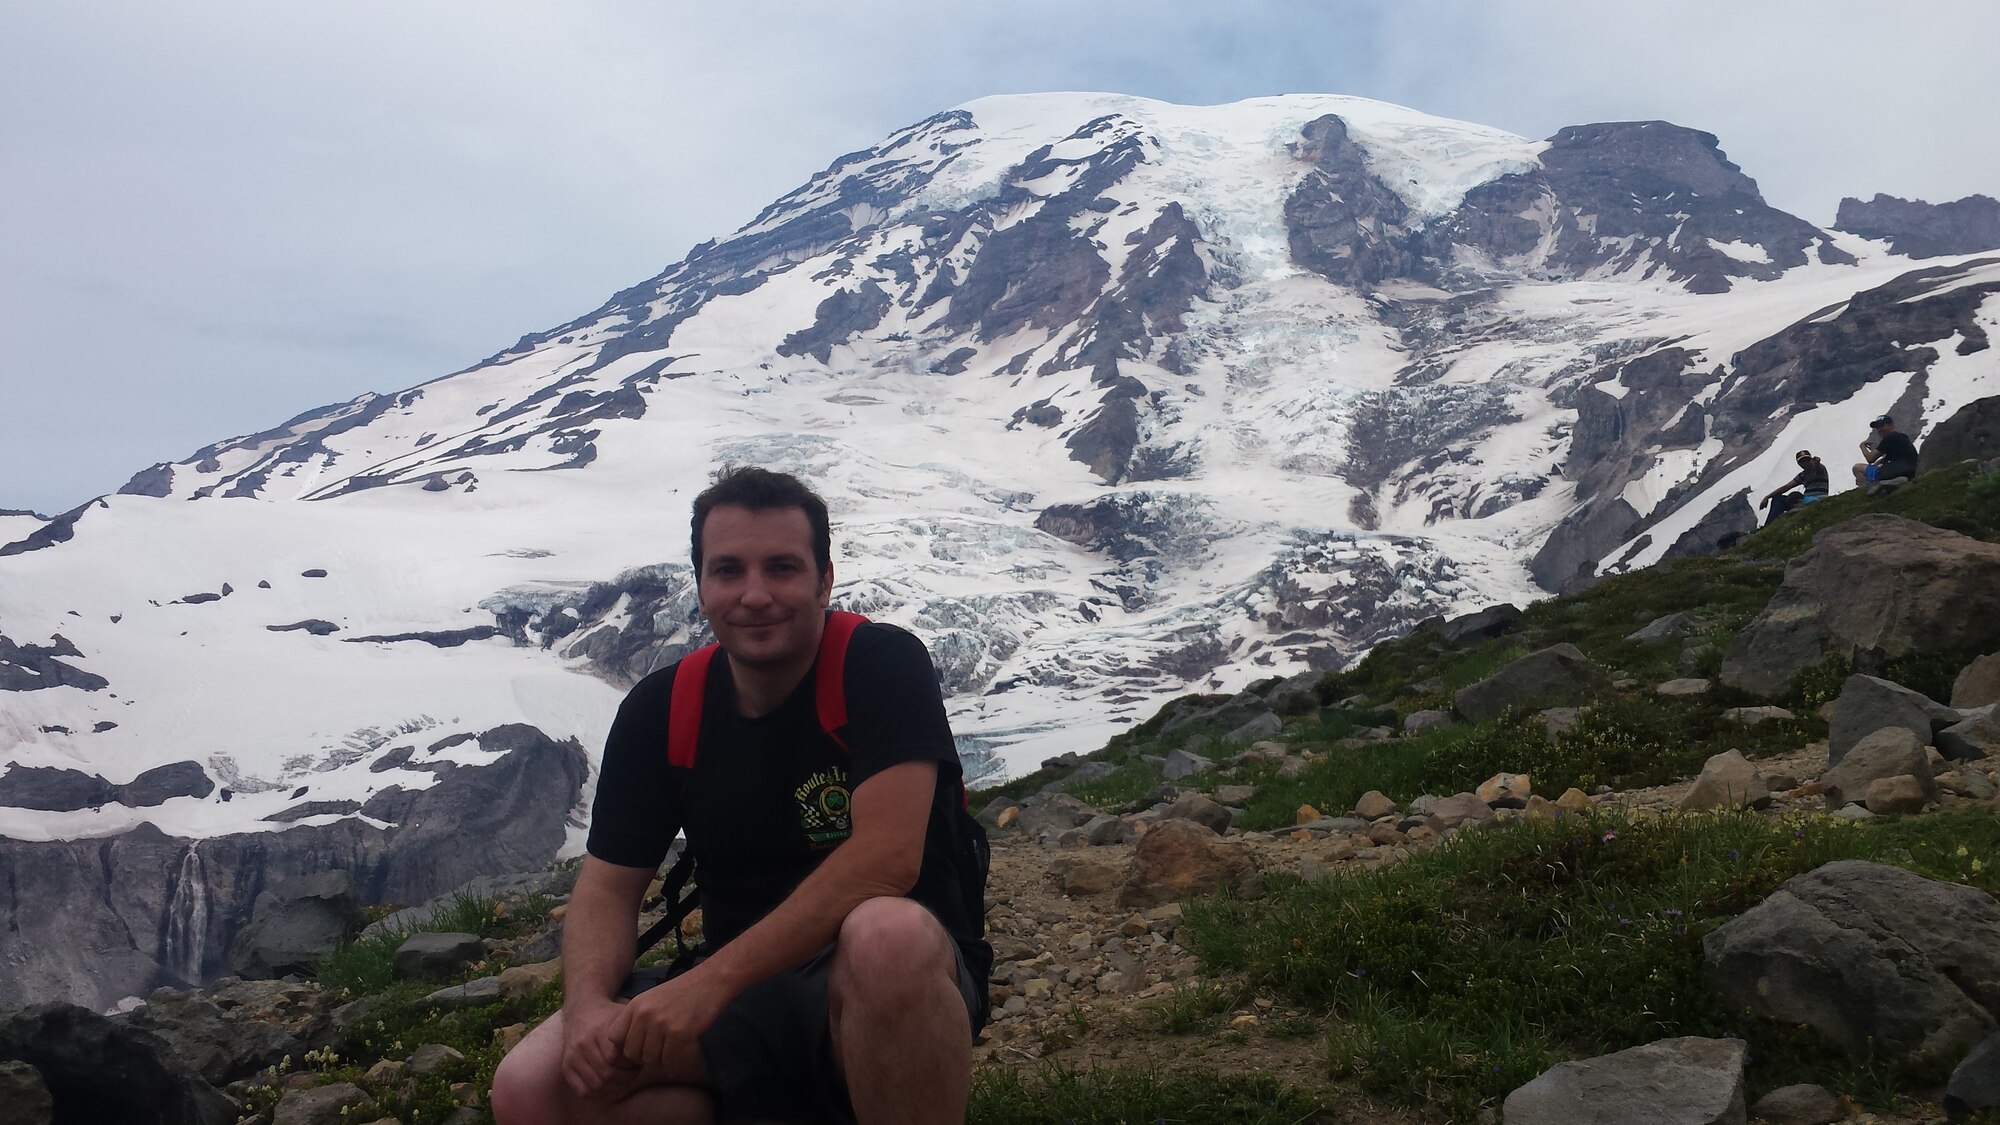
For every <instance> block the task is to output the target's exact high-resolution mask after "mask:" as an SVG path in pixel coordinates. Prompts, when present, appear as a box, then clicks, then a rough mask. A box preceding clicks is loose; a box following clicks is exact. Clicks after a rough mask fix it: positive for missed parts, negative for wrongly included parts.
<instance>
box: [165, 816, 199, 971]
mask: <svg viewBox="0 0 2000 1125" xmlns="http://www.w3.org/2000/svg"><path fill="white" fill-rule="evenodd" d="M207 940H208V871H207V868H206V867H205V866H204V865H203V863H202V860H201V841H199V840H195V841H191V842H190V843H189V844H188V849H187V852H186V854H184V855H182V856H181V870H180V874H179V876H177V877H176V878H175V879H174V886H173V891H172V893H171V894H170V895H169V896H168V898H167V948H166V956H165V957H164V958H162V960H163V961H164V962H165V963H166V966H167V967H168V968H170V969H172V970H173V971H175V972H177V973H179V974H181V975H182V976H184V977H186V978H187V979H188V980H190V981H194V982H196V983H199V982H200V981H201V978H202V972H201V969H202V957H203V955H204V954H206V952H207V949H206V945H207Z"/></svg>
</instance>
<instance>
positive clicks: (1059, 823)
mask: <svg viewBox="0 0 2000 1125" xmlns="http://www.w3.org/2000/svg"><path fill="white" fill-rule="evenodd" d="M1096 815H1097V810H1096V809H1093V808H1091V807H1090V806H1089V805H1086V804H1084V803H1083V802H1082V801H1079V800H1077V799H1076V798H1075V797H1072V796H1070V795H1069V794H1067V793H1051V794H1050V795H1048V796H1047V797H1044V798H1042V799H1041V800H1039V801H1036V802H1035V803H1034V804H1032V805H1025V806H1023V807H1022V809H1021V818H1020V819H1019V820H1016V821H1015V822H1014V827H1016V828H1019V829H1020V830H1021V831H1022V833H1023V834H1025V835H1028V836H1043V835H1048V836H1054V835H1056V834H1058V833H1061V832H1065V831H1067V830H1069V829H1071V828H1076V827H1078V826H1080V825H1084V824H1088V823H1090V818H1091V817H1093V816H1096Z"/></svg>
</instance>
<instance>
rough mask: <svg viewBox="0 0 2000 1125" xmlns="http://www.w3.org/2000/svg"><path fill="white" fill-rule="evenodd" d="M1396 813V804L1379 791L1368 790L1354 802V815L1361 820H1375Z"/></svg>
mask: <svg viewBox="0 0 2000 1125" xmlns="http://www.w3.org/2000/svg"><path fill="white" fill-rule="evenodd" d="M1396 812H1397V809H1396V802H1394V801H1392V800H1390V799H1389V798H1388V796H1387V795H1385V794H1384V793H1383V792H1382V791H1381V790H1379V789H1370V790H1369V791H1368V792H1366V793H1363V794H1362V795H1361V798H1360V799H1359V800H1357V801H1355V802H1354V815H1355V816H1358V817H1360V818H1361V819H1363V820H1376V819H1379V818H1381V817H1385V816H1393V815H1394V814H1395V813H1396Z"/></svg>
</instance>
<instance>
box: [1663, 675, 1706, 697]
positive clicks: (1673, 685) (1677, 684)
mask: <svg viewBox="0 0 2000 1125" xmlns="http://www.w3.org/2000/svg"><path fill="white" fill-rule="evenodd" d="M1711 686H1713V685H1711V684H1710V683H1709V682H1708V681H1707V680H1704V679H1699V678H1693V679H1684V680H1668V681H1667V682H1666V683H1664V684H1661V685H1660V686H1659V687H1656V688H1654V689H1653V693H1654V694H1655V695H1663V696H1666V697H1667V698H1669V699H1676V698H1683V697H1686V696H1690V695H1707V694H1708V689H1709V688H1710V687H1711Z"/></svg>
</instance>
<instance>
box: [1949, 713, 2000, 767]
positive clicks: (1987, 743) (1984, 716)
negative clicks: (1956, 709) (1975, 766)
mask: <svg viewBox="0 0 2000 1125" xmlns="http://www.w3.org/2000/svg"><path fill="white" fill-rule="evenodd" d="M1995 711H1996V708H1994V707H1991V706H1989V707H1984V708H1981V709H1980V710H1978V711H1976V712H1974V713H1973V714H1972V715H1970V716H1968V717H1966V718H1964V719H1960V720H1959V721H1958V722H1956V723H1953V724H1952V725H1950V726H1948V727H1946V728H1944V729H1943V730H1941V731H1939V732H1938V733H1937V748H1938V753H1940V754H1943V755H1944V756H1945V757H1947V758H1950V759H1951V760H1952V761H1954V762H1970V761H1974V760H1976V759H1979V758H1992V757H2000V716H1996V714H1995Z"/></svg>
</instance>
